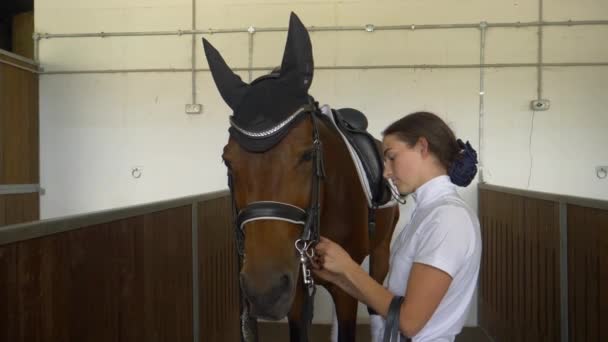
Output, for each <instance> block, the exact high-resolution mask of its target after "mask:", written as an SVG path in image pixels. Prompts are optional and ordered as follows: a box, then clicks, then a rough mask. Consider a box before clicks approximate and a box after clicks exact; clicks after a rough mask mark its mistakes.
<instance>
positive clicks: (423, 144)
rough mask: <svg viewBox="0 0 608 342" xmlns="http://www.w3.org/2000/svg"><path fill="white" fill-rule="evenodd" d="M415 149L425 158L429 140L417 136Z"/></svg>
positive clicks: (427, 153) (427, 152)
mask: <svg viewBox="0 0 608 342" xmlns="http://www.w3.org/2000/svg"><path fill="white" fill-rule="evenodd" d="M416 150H417V151H420V155H421V156H422V157H423V158H426V157H427V156H428V155H429V141H428V140H426V138H425V137H420V138H418V142H417V143H416Z"/></svg>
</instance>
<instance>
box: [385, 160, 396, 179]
mask: <svg viewBox="0 0 608 342" xmlns="http://www.w3.org/2000/svg"><path fill="white" fill-rule="evenodd" d="M392 173H393V172H392V170H391V167H390V164H389V163H387V162H386V161H385V162H384V172H382V175H383V176H384V178H390V177H391V175H392Z"/></svg>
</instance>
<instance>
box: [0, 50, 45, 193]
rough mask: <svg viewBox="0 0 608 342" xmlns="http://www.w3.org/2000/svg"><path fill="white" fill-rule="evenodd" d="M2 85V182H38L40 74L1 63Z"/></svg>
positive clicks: (0, 165) (0, 159) (0, 100)
mask: <svg viewBox="0 0 608 342" xmlns="http://www.w3.org/2000/svg"><path fill="white" fill-rule="evenodd" d="M0 58H3V59H10V58H8V57H6V56H0ZM11 62H14V63H16V64H25V63H18V62H15V61H13V60H11ZM30 67H31V66H30ZM0 89H2V91H0V133H1V134H0V184H37V183H38V182H39V174H38V168H39V166H38V163H39V162H38V160H39V149H38V145H39V137H38V136H39V133H38V130H39V129H38V125H39V121H38V75H37V74H34V73H32V72H30V71H26V70H22V69H18V68H15V67H13V66H11V65H7V64H2V63H0Z"/></svg>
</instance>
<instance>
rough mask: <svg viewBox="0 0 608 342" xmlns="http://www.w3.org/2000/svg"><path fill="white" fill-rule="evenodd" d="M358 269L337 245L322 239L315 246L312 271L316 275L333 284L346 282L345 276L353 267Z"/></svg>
mask: <svg viewBox="0 0 608 342" xmlns="http://www.w3.org/2000/svg"><path fill="white" fill-rule="evenodd" d="M353 266H354V267H358V266H359V265H357V264H356V263H355V262H354V261H353V259H352V258H351V257H350V255H348V253H347V252H346V251H345V250H344V249H343V248H342V247H340V245H338V244H337V243H335V242H333V241H331V240H329V239H327V238H324V237H321V239H320V241H319V243H317V245H316V246H315V257H314V259H313V262H312V269H313V272H314V273H315V275H317V276H319V277H321V278H322V279H324V280H327V281H329V282H332V283H338V282H340V281H341V280H344V275H345V273H346V272H348V270H350V269H351V268H352V267H353Z"/></svg>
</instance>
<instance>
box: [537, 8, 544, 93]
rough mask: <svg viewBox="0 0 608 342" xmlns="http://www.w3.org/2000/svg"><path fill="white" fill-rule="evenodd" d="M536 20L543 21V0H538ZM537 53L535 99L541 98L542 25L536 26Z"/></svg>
mask: <svg viewBox="0 0 608 342" xmlns="http://www.w3.org/2000/svg"><path fill="white" fill-rule="evenodd" d="M538 21H539V22H541V23H542V21H543V0H538ZM537 34H538V53H537V60H536V61H537V63H538V66H537V67H536V99H537V100H539V101H540V100H541V99H542V98H543V67H542V63H543V27H542V26H539V27H538V32H537Z"/></svg>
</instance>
